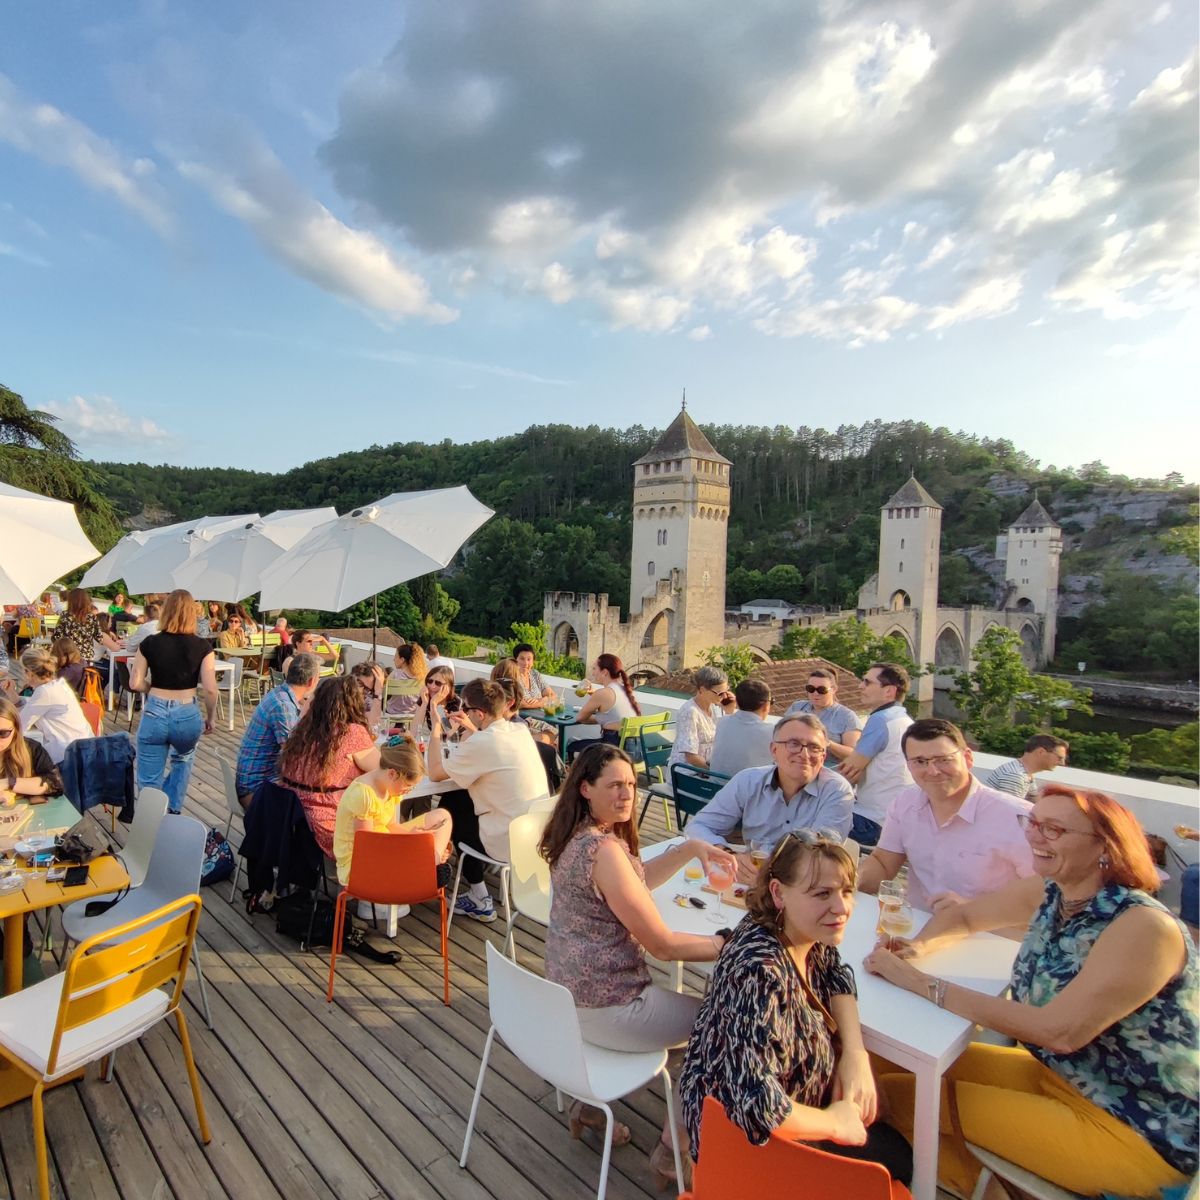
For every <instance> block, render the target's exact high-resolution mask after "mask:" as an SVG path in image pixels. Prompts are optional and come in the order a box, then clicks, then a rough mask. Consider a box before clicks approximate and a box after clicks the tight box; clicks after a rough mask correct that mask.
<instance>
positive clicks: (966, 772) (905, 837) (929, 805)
mask: <svg viewBox="0 0 1200 1200" xmlns="http://www.w3.org/2000/svg"><path fill="white" fill-rule="evenodd" d="M900 750H901V753H902V754H903V755H904V758H905V761H906V762H907V764H908V769H909V771H910V772H911V773H912V777H913V779H915V780H916V782H915V783H914V784H913V785H912V787H908V788H905V789H904V790H903V791H902V792H900V794H899V795H898V796H896V798H895V799H894V800H893V801H892V803H891V806H890V807H889V809H888V813H887V816H886V817H885V818H884V821H883V829H882V831H881V832H880V834H879V843H878V845H877V846H876V847H875V849H874V850H873V851H872V853H871V857H870V858H868V859H867V860H866V861H865V862H864V863H863V864H862V866H861V867H860V868H859V887H861V888H862V890H863V891H864V892H869V893H872V894H873V893H875V892H878V891H879V885H880V884H881V883H882V882H883V881H884V880H885V879H894V878H895V876H896V874H897V872H899V870H900V868H901V867H903V866H904V865H905V864H906V863H907V864H908V899H909V901H910V903H911V904H912V906H913V907H914V908H918V909H923V910H925V911H927V912H928V911H933V912H937V910H938V909H939V908H941V907H942V905H944V904H961V903H962V902H963V901H964V900H967V899H970V898H971V897H973V896H978V895H981V894H982V893H983V892H995V891H999V890H1000V888H1002V887H1006V886H1007V885H1008V884H1010V883H1012V882H1013V881H1014V880H1016V879H1022V878H1025V877H1026V876H1029V875H1032V874H1033V854H1032V852H1031V851H1030V849H1029V843H1028V841H1026V839H1025V835H1024V834H1023V833H1022V832H1021V826H1020V825H1019V824H1018V821H1017V818H1018V817H1020V816H1021V815H1022V814H1023V813H1027V812H1028V811H1029V807H1030V806H1029V803H1028V801H1026V800H1018V799H1017V798H1016V797H1015V796H1010V795H1009V794H1008V793H1007V792H997V791H995V790H994V789H993V788H988V787H984V786H983V784H982V783H980V782H979V780H978V779H976V778H975V776H974V775H972V774H971V765H972V755H971V751H970V749H969V748H968V746H967V743H966V741H965V739H964V738H963V735H962V732H961V731H960V730H959V728H958V726H957V725H954V724H952V723H951V722H950V721H943V720H941V719H940V718H938V717H930V718H926V719H925V720H921V721H914V722H913V723H912V724H911V725H910V726H909V727H908V728H907V729H906V730H905V731H904V734H903V736H902V737H901V739H900Z"/></svg>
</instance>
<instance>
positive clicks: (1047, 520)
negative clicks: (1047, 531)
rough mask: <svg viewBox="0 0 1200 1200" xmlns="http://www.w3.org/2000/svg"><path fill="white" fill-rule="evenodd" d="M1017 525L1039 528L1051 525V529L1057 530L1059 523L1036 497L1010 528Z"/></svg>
mask: <svg viewBox="0 0 1200 1200" xmlns="http://www.w3.org/2000/svg"><path fill="white" fill-rule="evenodd" d="M1017 525H1033V526H1037V527H1045V526H1047V525H1049V526H1050V527H1051V528H1054V529H1057V528H1058V522H1057V521H1056V520H1055V519H1054V518H1053V517H1052V516H1051V515H1050V514H1049V513H1048V512H1047V511H1046V510H1045V509H1044V508H1043V507H1042V502H1041V501H1040V500H1038V499H1037V498H1036V497H1035V498H1034V501H1033V503H1032V504H1031V505H1030V506H1029V507H1028V508H1027V509H1026V510H1025V511H1024V512H1023V513H1022V514H1021V515H1020V516H1019V517H1018V518H1017V519H1016V520H1015V521H1014V522H1013V523H1012V525H1010V526H1009V528H1010V529H1012V528H1014V527H1015V526H1017Z"/></svg>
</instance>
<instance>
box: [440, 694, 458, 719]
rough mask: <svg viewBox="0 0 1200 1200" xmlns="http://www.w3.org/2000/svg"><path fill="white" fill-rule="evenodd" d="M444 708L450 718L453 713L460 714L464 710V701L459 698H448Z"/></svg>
mask: <svg viewBox="0 0 1200 1200" xmlns="http://www.w3.org/2000/svg"><path fill="white" fill-rule="evenodd" d="M442 707H443V708H444V709H445V710H446V715H447V716H449V715H450V714H451V713H453V712H460V711H461V710H462V700H461V698H460V697H458V696H447V697H446V703H445V704H443V705H442Z"/></svg>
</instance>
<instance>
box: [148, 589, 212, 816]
mask: <svg viewBox="0 0 1200 1200" xmlns="http://www.w3.org/2000/svg"><path fill="white" fill-rule="evenodd" d="M129 686H130V688H132V690H133V691H135V692H145V693H146V699H145V701H144V702H143V705H142V720H141V724H140V725H138V731H137V785H138V790H139V791H141V789H142V788H147V787H152V788H161V789H162V790H163V791H164V792H166V794H167V811H168V812H172V813H178V812H182V811H183V801H184V797H185V796H186V795H187V786H188V781H189V780H190V779H191V777H192V761H193V759H194V758H195V755H196V745H197V743H199V741H200V737H201V734H208V733H212V731H213V719H214V717H215V716H216V711H217V663H216V655H215V654H214V653H213V648H212V646H210V645H209V643H208V641H207V640H206V639H204V638H202V637H197V636H196V603H195V601H194V600H193V599H192V594H191V592H187V591H184V590H183V589H182V588H177V589H176V590H175V591H173V592H172V593H171V594H170V595H169V596H167V598H166V600H164V601H163V604H162V613H161V616H160V620H159V631H158V633H155V634H153V635H151V636H150V637H148V638H147V639H146V640H145V641H144V642H142V644H141V645H140V646H138V648H137V653H136V654H135V655H134V657H133V665H132V668H131V669H130V672H129ZM197 688H199V689H201V690H202V691H203V693H204V715H203V716H201V714H200V706H199V704H198V703H197V702H196V690H197Z"/></svg>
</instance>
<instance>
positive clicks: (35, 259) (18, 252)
mask: <svg viewBox="0 0 1200 1200" xmlns="http://www.w3.org/2000/svg"><path fill="white" fill-rule="evenodd" d="M0 255H2V256H3V257H5V258H15V259H16V260H17V261H18V262H23V263H28V264H29V265H30V266H31V267H48V266H49V265H50V264H49V263H48V262H47V261H46V260H45V259H44V258H43V257H42V256H41V255H40V254H34V253H32V252H31V251H29V250H22V249H21V248H20V246H10V245H9V244H8V243H7V242H0Z"/></svg>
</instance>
